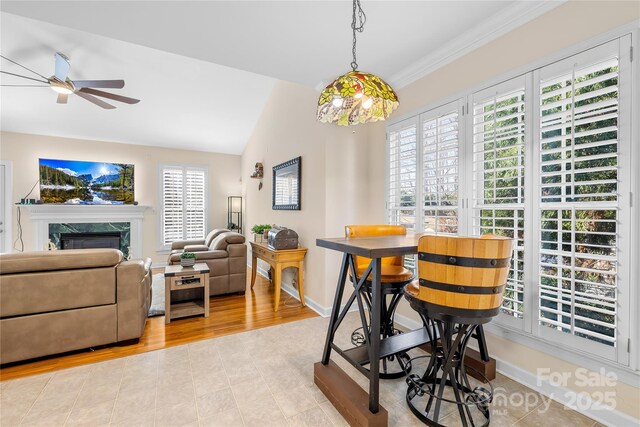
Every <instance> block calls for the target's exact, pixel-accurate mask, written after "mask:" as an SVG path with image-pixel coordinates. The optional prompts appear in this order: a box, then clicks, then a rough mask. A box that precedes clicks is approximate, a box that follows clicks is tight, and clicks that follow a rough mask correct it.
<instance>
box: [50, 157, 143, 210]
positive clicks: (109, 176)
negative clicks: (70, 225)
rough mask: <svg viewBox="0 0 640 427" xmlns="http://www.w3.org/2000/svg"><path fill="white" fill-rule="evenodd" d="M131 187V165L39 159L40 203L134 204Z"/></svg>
mask: <svg viewBox="0 0 640 427" xmlns="http://www.w3.org/2000/svg"><path fill="white" fill-rule="evenodd" d="M133 187H134V178H133V165H129V164H124V163H103V162H82V161H74V160H52V159H40V199H42V201H43V203H54V204H61V203H65V204H76V205H123V204H133V200H134V192H133Z"/></svg>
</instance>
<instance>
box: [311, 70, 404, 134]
mask: <svg viewBox="0 0 640 427" xmlns="http://www.w3.org/2000/svg"><path fill="white" fill-rule="evenodd" d="M398 105H399V103H398V96H397V95H396V93H395V92H394V91H393V89H392V88H391V86H389V85H388V84H387V83H385V82H384V80H382V79H381V78H380V77H378V76H376V75H374V74H370V73H365V72H362V71H357V70H356V71H349V72H348V73H346V74H344V75H342V76H340V77H338V78H337V79H335V80H334V81H333V82H332V83H331V84H330V85H329V86H327V87H326V88H324V90H323V91H322V93H321V94H320V99H319V100H318V120H319V121H321V122H325V123H337V124H338V125H341V126H349V125H356V124H361V123H369V122H376V121H378V120H385V119H386V118H387V117H389V116H390V115H391V113H392V112H393V111H394V110H395V109H396V108H398Z"/></svg>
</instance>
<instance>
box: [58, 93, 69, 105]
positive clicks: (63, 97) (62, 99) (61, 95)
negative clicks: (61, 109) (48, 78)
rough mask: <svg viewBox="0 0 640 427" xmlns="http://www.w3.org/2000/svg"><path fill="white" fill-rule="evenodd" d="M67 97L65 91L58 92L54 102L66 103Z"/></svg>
mask: <svg viewBox="0 0 640 427" xmlns="http://www.w3.org/2000/svg"><path fill="white" fill-rule="evenodd" d="M68 98H69V95H67V94H66V93H59V94H58V99H57V101H56V102H57V103H58V104H66V103H67V99H68Z"/></svg>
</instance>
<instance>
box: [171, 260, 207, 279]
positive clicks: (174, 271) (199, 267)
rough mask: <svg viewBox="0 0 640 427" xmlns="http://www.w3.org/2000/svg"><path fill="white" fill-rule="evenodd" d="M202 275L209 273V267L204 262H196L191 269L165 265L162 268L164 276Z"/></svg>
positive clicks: (176, 265)
mask: <svg viewBox="0 0 640 427" xmlns="http://www.w3.org/2000/svg"><path fill="white" fill-rule="evenodd" d="M193 273H197V274H202V273H209V266H208V265H207V264H206V263H204V262H198V263H196V264H194V266H193V267H183V266H181V265H180V264H175V265H167V266H166V267H165V268H164V276H165V277H172V276H180V275H183V274H193Z"/></svg>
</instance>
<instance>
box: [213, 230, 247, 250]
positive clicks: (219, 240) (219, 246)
mask: <svg viewBox="0 0 640 427" xmlns="http://www.w3.org/2000/svg"><path fill="white" fill-rule="evenodd" d="M236 243H244V236H243V235H242V234H239V233H234V232H233V231H228V232H226V233H222V234H221V235H219V236H218V237H216V238H215V239H213V241H212V242H211V245H209V247H210V248H211V249H213V250H222V251H226V250H227V245H230V244H236Z"/></svg>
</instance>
